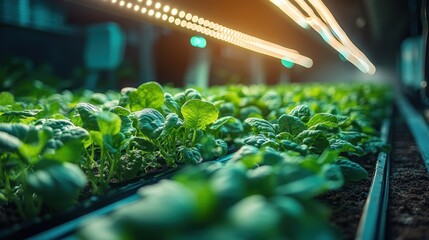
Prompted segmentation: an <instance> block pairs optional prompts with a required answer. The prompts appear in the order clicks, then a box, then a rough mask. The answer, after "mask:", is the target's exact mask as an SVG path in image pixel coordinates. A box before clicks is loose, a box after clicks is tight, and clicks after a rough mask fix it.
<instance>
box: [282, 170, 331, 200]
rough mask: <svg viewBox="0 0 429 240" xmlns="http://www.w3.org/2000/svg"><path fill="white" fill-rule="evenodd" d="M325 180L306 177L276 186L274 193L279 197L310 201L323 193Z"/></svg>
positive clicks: (316, 177)
mask: <svg viewBox="0 0 429 240" xmlns="http://www.w3.org/2000/svg"><path fill="white" fill-rule="evenodd" d="M324 186H325V179H324V178H322V177H320V176H308V177H304V178H302V179H298V180H296V181H293V182H291V183H287V184H284V185H281V186H278V187H277V188H276V189H275V191H276V193H277V194H279V195H287V196H294V197H299V198H304V199H310V198H312V197H315V196H317V195H319V194H320V193H322V192H323V191H324V189H325V188H324Z"/></svg>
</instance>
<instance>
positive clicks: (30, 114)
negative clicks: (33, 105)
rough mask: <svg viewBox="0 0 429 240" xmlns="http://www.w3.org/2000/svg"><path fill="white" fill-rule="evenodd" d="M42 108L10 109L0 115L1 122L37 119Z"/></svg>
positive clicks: (24, 121)
mask: <svg viewBox="0 0 429 240" xmlns="http://www.w3.org/2000/svg"><path fill="white" fill-rule="evenodd" d="M41 111H42V110H39V109H32V110H24V111H10V112H5V113H3V114H1V115H0V122H3V123H30V122H32V121H34V120H35V119H36V116H37V114H38V113H40V112H41Z"/></svg>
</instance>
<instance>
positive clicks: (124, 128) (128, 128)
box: [119, 115, 137, 137]
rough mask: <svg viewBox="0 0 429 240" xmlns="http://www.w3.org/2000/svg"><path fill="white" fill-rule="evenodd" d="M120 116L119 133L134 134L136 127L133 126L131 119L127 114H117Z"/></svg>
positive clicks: (129, 135)
mask: <svg viewBox="0 0 429 240" xmlns="http://www.w3.org/2000/svg"><path fill="white" fill-rule="evenodd" d="M119 117H120V118H121V133H123V134H124V135H125V136H127V137H131V136H133V135H135V133H136V131H137V130H136V129H135V128H134V126H133V121H132V120H131V118H130V117H128V116H122V115H120V116H119Z"/></svg>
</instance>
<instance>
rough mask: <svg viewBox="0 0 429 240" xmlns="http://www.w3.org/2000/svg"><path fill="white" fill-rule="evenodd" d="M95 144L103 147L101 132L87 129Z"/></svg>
mask: <svg viewBox="0 0 429 240" xmlns="http://www.w3.org/2000/svg"><path fill="white" fill-rule="evenodd" d="M89 133H90V135H91V139H92V141H93V142H94V144H95V145H98V146H101V147H104V141H103V134H102V133H101V132H99V131H89Z"/></svg>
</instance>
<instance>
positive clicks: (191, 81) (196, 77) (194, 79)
mask: <svg viewBox="0 0 429 240" xmlns="http://www.w3.org/2000/svg"><path fill="white" fill-rule="evenodd" d="M210 67H211V54H210V49H208V48H203V49H194V53H193V55H192V56H191V63H190V66H189V67H188V70H187V71H186V73H185V86H195V87H201V88H206V87H208V86H209V78H210Z"/></svg>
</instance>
